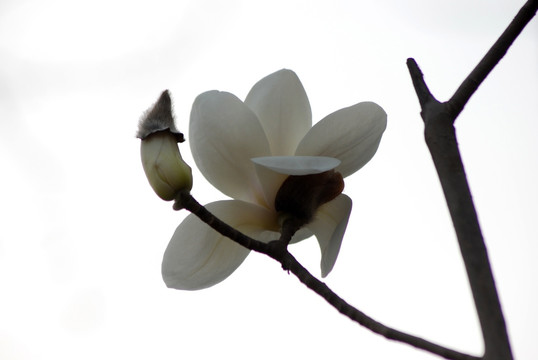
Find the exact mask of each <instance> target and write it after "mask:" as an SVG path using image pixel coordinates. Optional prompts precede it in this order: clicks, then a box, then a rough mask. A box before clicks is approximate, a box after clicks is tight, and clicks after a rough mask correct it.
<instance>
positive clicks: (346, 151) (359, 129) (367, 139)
mask: <svg viewBox="0 0 538 360" xmlns="http://www.w3.org/2000/svg"><path fill="white" fill-rule="evenodd" d="M386 127H387V114H386V113H385V111H384V110H383V109H382V108H381V107H380V106H379V105H377V104H375V103H373V102H362V103H359V104H356V105H353V106H350V107H348V108H345V109H341V110H338V111H336V112H334V113H332V114H330V115H328V116H327V117H325V118H324V119H323V120H321V121H320V122H318V123H317V124H316V125H314V126H313V127H312V129H310V131H309V132H308V133H307V134H306V135H305V137H304V138H303V140H302V141H301V143H300V144H299V146H298V147H297V150H296V152H295V155H319V156H330V157H334V158H337V159H339V160H341V161H342V164H340V166H339V167H337V168H336V171H338V172H340V173H341V174H342V176H344V177H346V176H348V175H351V174H352V173H354V172H355V171H357V170H359V169H360V168H361V167H363V166H364V165H365V164H366V163H367V162H368V161H370V159H371V158H372V157H373V156H374V154H375V152H376V151H377V147H378V146H379V142H380V141H381V135H383V132H384V131H385V128H386Z"/></svg>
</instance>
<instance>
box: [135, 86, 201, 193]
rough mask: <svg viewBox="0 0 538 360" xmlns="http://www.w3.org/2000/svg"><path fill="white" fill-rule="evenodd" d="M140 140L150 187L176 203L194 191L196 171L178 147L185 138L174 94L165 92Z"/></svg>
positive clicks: (145, 123) (141, 129)
mask: <svg viewBox="0 0 538 360" xmlns="http://www.w3.org/2000/svg"><path fill="white" fill-rule="evenodd" d="M137 137H138V138H140V139H141V140H142V144H141V147H140V155H141V157H142V166H143V167H144V172H145V173H146V177H147V178H148V181H149V184H150V185H151V187H152V188H153V190H154V191H155V193H157V195H158V196H159V197H160V198H161V199H163V200H174V199H175V198H176V197H177V195H178V194H179V193H180V192H183V191H187V192H188V191H190V190H191V189H192V170H191V168H190V166H189V165H187V164H186V163H185V162H184V161H183V158H182V157H181V154H180V153H179V149H178V146H177V143H178V142H183V141H185V140H184V137H183V134H182V133H181V132H179V131H178V130H177V129H176V128H175V126H174V118H173V116H172V105H171V100H170V95H169V94H168V91H167V90H165V91H164V92H163V93H162V94H161V97H160V98H159V100H158V101H157V103H156V104H155V105H154V106H153V107H152V108H150V109H149V110H148V111H147V112H146V114H145V115H144V116H143V117H142V120H141V121H140V124H139V128H138V133H137Z"/></svg>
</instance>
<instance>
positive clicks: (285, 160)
mask: <svg viewBox="0 0 538 360" xmlns="http://www.w3.org/2000/svg"><path fill="white" fill-rule="evenodd" d="M252 161H253V162H255V163H256V164H258V165H261V166H263V167H266V168H268V169H271V170H273V171H276V172H277V173H280V174H286V175H311V174H319V173H322V172H325V171H329V170H332V169H334V168H336V167H337V166H338V165H340V160H338V159H335V158H332V157H327V156H265V157H258V158H253V159H252Z"/></svg>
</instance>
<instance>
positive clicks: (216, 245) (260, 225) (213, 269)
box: [162, 200, 279, 290]
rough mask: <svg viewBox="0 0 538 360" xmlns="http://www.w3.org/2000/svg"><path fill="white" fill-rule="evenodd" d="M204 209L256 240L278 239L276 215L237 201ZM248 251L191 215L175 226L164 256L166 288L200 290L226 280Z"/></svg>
mask: <svg viewBox="0 0 538 360" xmlns="http://www.w3.org/2000/svg"><path fill="white" fill-rule="evenodd" d="M206 208H207V209H208V210H209V211H211V212H212V213H213V214H215V215H216V216H217V217H218V218H220V219H221V220H223V221H225V222H226V223H228V224H229V225H231V226H232V227H234V228H236V229H237V230H239V231H241V232H243V233H245V234H246V235H249V236H251V237H253V238H255V239H258V240H262V241H269V240H271V239H273V240H274V239H278V237H279V236H278V234H277V233H275V232H273V231H274V230H276V229H277V226H278V225H277V221H276V219H275V217H276V215H275V214H274V213H272V212H270V211H268V210H266V209H265V208H262V207H260V206H257V205H254V204H250V203H246V202H243V201H238V200H226V201H217V202H213V203H210V204H208V205H206ZM248 253H249V250H248V249H246V248H244V247H242V246H241V245H238V244H237V243H235V242H234V241H232V240H230V239H228V238H226V237H224V236H222V235H220V234H219V233H217V232H216V231H215V230H213V229H212V228H210V227H209V226H208V225H207V224H205V223H203V222H202V221H200V220H199V219H198V218H197V217H196V216H195V215H193V214H190V215H189V216H187V217H186V218H185V220H184V221H183V222H182V223H181V224H180V225H179V226H178V228H177V229H176V232H175V233H174V235H173V236H172V239H171V240H170V243H169V244H168V247H167V248H166V251H165V253H164V257H163V263H162V275H163V280H164V282H165V283H166V285H167V286H168V287H171V288H175V289H180V290H199V289H204V288H207V287H210V286H213V285H215V284H217V283H219V282H221V281H222V280H224V279H226V278H227V277H228V276H229V275H230V274H231V273H233V272H234V271H235V269H237V267H239V265H241V263H242V262H243V260H244V259H245V258H246V257H247V255H248Z"/></svg>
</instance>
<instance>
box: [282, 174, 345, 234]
mask: <svg viewBox="0 0 538 360" xmlns="http://www.w3.org/2000/svg"><path fill="white" fill-rule="evenodd" d="M343 190H344V179H343V178H342V174H340V173H339V172H336V171H334V170H329V171H325V172H322V173H319V174H311V175H290V176H289V177H288V178H287V179H286V180H285V181H284V182H283V183H282V186H281V187H280V189H279V190H278V193H277V194H276V197H275V209H276V211H278V212H282V213H285V214H289V215H290V216H293V217H294V218H296V219H297V220H299V221H300V222H302V224H303V225H304V224H308V223H309V222H310V221H311V220H312V218H313V216H314V214H315V213H316V210H317V209H318V208H319V207H320V206H321V205H323V204H325V203H327V202H329V201H331V200H333V199H334V198H335V197H337V196H338V195H340V194H341V193H342V191H343Z"/></svg>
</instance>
